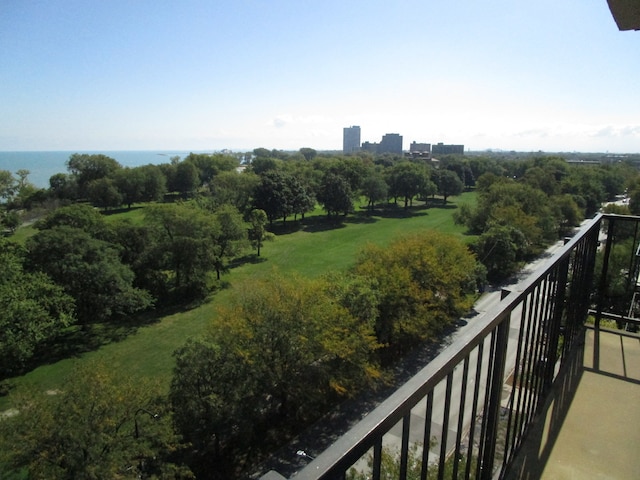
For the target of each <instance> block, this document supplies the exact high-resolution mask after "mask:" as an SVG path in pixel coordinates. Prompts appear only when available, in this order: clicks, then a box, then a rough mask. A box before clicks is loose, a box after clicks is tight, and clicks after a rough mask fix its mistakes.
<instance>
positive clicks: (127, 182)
mask: <svg viewBox="0 0 640 480" xmlns="http://www.w3.org/2000/svg"><path fill="white" fill-rule="evenodd" d="M114 185H115V187H116V188H117V190H118V192H119V193H120V196H121V198H122V203H124V204H125V205H126V206H127V208H128V209H131V205H132V204H134V203H135V202H140V201H142V199H143V196H144V187H145V178H144V172H143V171H142V170H140V169H139V168H128V167H125V168H123V169H121V170H119V171H118V172H117V173H116V175H115V177H114Z"/></svg>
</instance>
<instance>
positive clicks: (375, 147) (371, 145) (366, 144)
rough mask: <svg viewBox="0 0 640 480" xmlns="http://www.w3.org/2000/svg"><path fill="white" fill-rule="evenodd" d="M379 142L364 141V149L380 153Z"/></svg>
mask: <svg viewBox="0 0 640 480" xmlns="http://www.w3.org/2000/svg"><path fill="white" fill-rule="evenodd" d="M379 146H380V144H379V143H371V142H362V151H363V152H369V153H378V147H379Z"/></svg>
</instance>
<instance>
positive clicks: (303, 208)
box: [288, 175, 316, 220]
mask: <svg viewBox="0 0 640 480" xmlns="http://www.w3.org/2000/svg"><path fill="white" fill-rule="evenodd" d="M288 187H289V189H288V190H289V194H290V200H289V201H290V205H291V213H293V219H294V220H296V219H297V216H298V215H300V218H302V219H303V220H304V216H305V214H306V213H308V212H312V211H313V209H314V208H315V206H316V199H315V197H314V196H313V194H312V193H311V191H310V188H308V186H306V185H305V184H304V183H303V182H301V181H300V180H298V178H297V177H296V176H294V175H290V176H289V177H288Z"/></svg>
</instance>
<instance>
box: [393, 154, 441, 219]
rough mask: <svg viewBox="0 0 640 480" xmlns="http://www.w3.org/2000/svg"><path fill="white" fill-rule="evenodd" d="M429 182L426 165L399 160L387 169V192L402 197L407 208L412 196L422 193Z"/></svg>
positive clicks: (395, 196)
mask: <svg viewBox="0 0 640 480" xmlns="http://www.w3.org/2000/svg"><path fill="white" fill-rule="evenodd" d="M429 182H430V180H429V175H428V172H427V170H426V167H424V166H423V165H420V164H417V163H413V162H401V163H398V164H396V165H394V166H393V167H391V169H390V170H389V172H388V174H387V183H388V184H389V194H390V195H391V196H392V197H394V198H397V197H403V198H404V208H408V207H409V205H410V204H412V202H413V198H414V197H415V196H416V195H418V194H420V193H424V192H425V190H426V188H427V184H428V183H429Z"/></svg>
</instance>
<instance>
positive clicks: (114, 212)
mask: <svg viewBox="0 0 640 480" xmlns="http://www.w3.org/2000/svg"><path fill="white" fill-rule="evenodd" d="M141 208H143V207H142V206H137V207H133V206H132V207H131V208H128V207H122V208H110V209H109V210H100V212H101V213H102V215H104V216H105V217H108V216H111V215H117V214H119V213H125V212H133V211H134V210H140V209H141Z"/></svg>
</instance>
